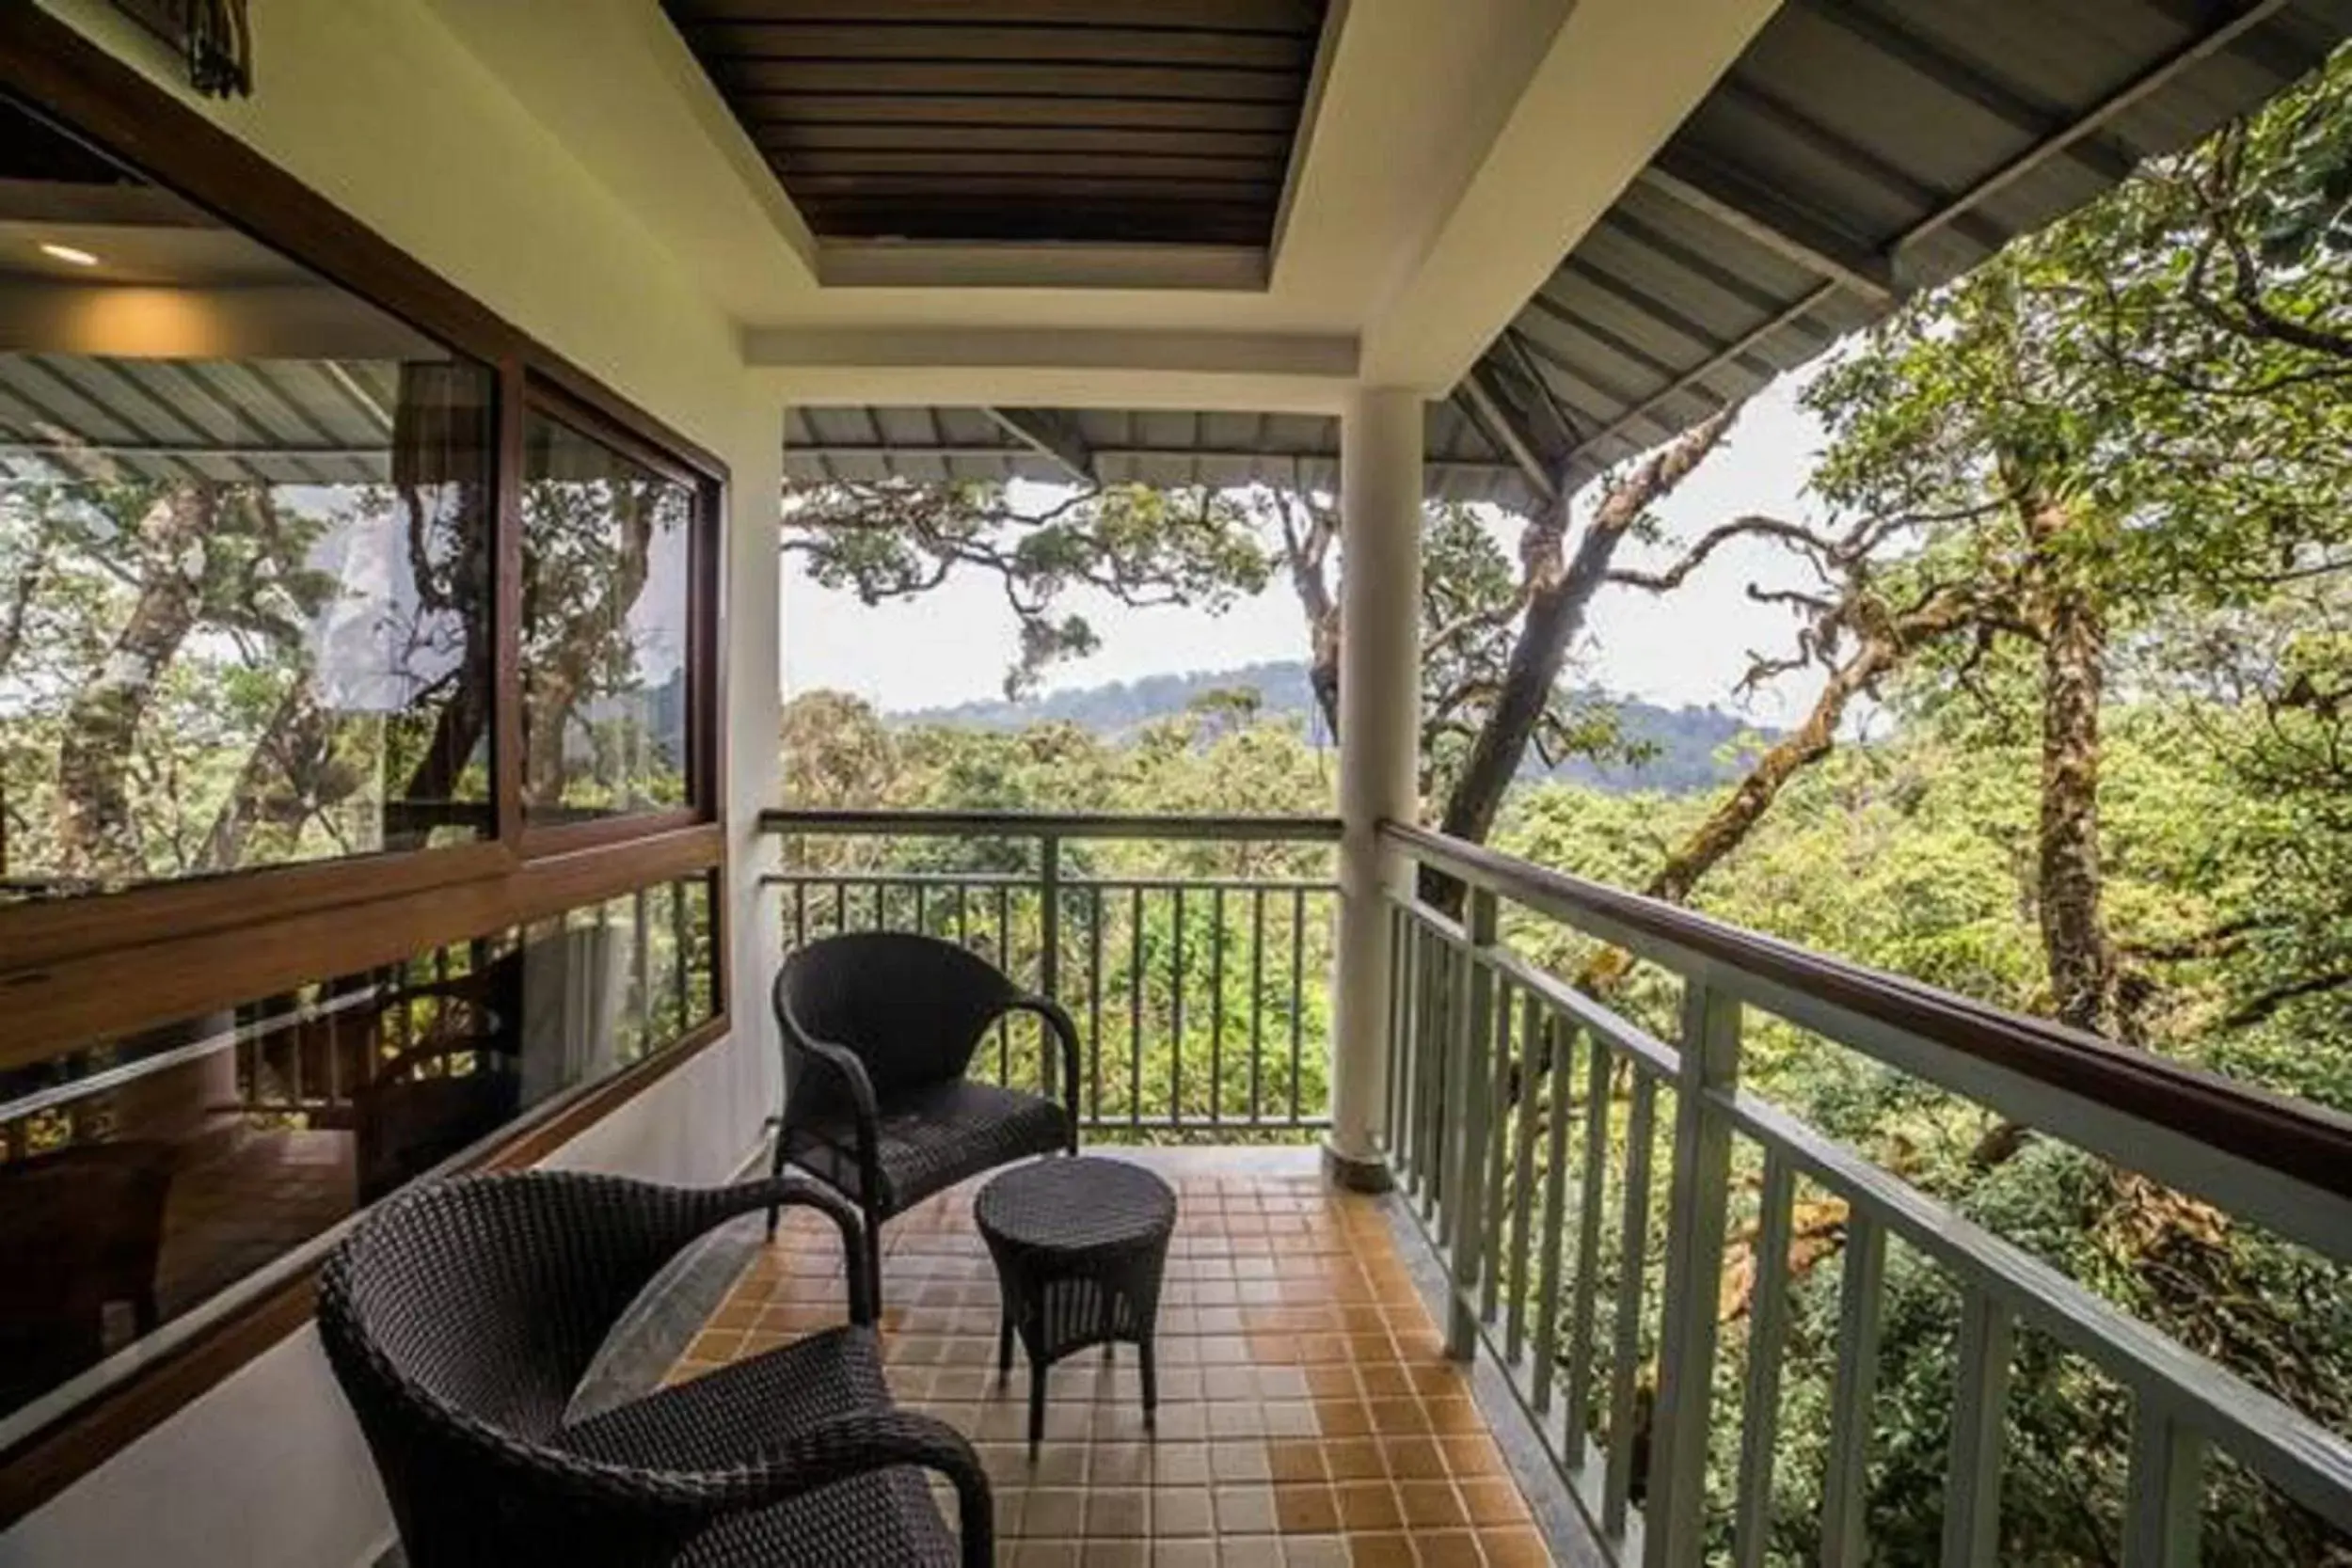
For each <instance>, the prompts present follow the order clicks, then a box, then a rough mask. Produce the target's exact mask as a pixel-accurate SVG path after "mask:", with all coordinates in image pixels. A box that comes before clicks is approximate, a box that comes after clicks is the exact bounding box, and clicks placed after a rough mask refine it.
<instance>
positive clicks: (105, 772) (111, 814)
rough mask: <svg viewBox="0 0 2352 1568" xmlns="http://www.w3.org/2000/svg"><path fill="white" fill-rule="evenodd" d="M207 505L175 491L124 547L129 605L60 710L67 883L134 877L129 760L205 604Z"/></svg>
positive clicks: (204, 489)
mask: <svg viewBox="0 0 2352 1568" xmlns="http://www.w3.org/2000/svg"><path fill="white" fill-rule="evenodd" d="M214 500H215V498H214V494H213V490H212V487H211V486H209V485H205V484H174V485H172V486H170V487H169V488H168V489H167V490H166V491H165V492H164V494H163V495H162V496H161V497H160V498H158V499H157V500H156V501H155V503H154V504H153V505H151V507H149V508H148V511H147V515H145V516H144V517H143V518H141V519H140V522H139V526H138V531H137V534H136V537H135V539H134V540H132V541H129V543H130V545H131V547H132V550H133V552H134V554H135V558H136V560H137V561H138V563H139V578H138V580H139V589H138V594H137V598H136V600H135V603H134V604H133V605H132V609H131V615H130V618H129V619H128V620H127V621H125V622H124V623H123V626H122V630H121V632H120V633H119V635H118V636H117V637H116V638H115V641H114V645H113V646H112V647H111V648H109V649H108V650H107V653H106V657H105V658H104V660H103V662H102V663H101V664H100V665H99V667H98V671H97V673H95V674H93V675H91V676H90V678H89V679H88V680H87V682H85V683H84V685H83V687H82V689H81V690H80V691H79V692H78V693H76V694H75V696H74V699H73V701H72V704H71V705H69V706H68V707H67V709H66V714H65V726H64V728H65V738H64V740H63V742H62V743H61V744H60V745H59V746H58V749H57V847H58V862H59V864H58V869H59V870H61V871H63V872H64V873H66V874H67V875H69V876H75V877H106V876H120V875H124V874H131V873H135V872H136V871H137V870H138V863H139V854H140V848H139V833H138V827H137V824H136V823H135V822H134V821H133V820H132V818H131V795H130V785H129V774H130V766H131V752H132V748H133V746H134V745H135V743H136V740H137V737H138V727H139V721H140V720H142V719H143V718H144V717H145V716H146V714H147V710H148V708H149V706H150V705H151V704H152V702H153V700H154V696H155V688H156V685H157V683H158V682H160V681H161V680H162V678H163V675H164V672H165V671H166V670H167V668H168V667H169V666H170V664H171V660H172V658H173V657H174V656H175V655H177V654H178V653H179V651H180V645H181V643H182V642H183V641H186V639H187V636H188V633H189V632H190V631H191V630H193V629H194V628H195V626H196V621H197V616H198V613H199V610H200V609H201V607H202V604H203V598H204V538H205V535H206V534H207V533H208V532H209V531H211V528H212V522H213V511H214Z"/></svg>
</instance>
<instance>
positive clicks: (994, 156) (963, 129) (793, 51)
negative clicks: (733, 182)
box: [663, 0, 1327, 246]
mask: <svg viewBox="0 0 2352 1568" xmlns="http://www.w3.org/2000/svg"><path fill="white" fill-rule="evenodd" d="M663 3H664V8H666V9H667V10H668V12H669V14H670V17H671V19H672V20H673V21H674V22H675V24H676V25H677V27H678V30H679V32H680V33H682V34H683V35H684V36H685V39H686V40H687V44H688V46H689V47H690V48H691V49H692V50H693V51H694V54H695V56H696V57H697V58H698V59H700V60H701V62H702V65H703V69H704V70H705V71H707V72H708V73H709V76H710V79H711V82H712V84H713V85H714V86H716V87H718V89H719V91H720V94H721V95H722V96H723V97H724V98H725V99H726V101H727V104H728V106H729V107H730V108H732V109H733V110H734V111H735V115H736V118H737V119H739V120H740V121H741V122H742V125H743V128H744V130H745V131H746V132H748V133H749V134H750V135H751V138H752V141H753V143H754V144H755V146H757V147H758V149H759V150H760V152H761V153H762V154H763V155H764V156H765V157H766V158H767V160H768V162H769V164H770V166H771V167H772V168H774V170H775V171H776V177H777V179H779V180H780V181H782V182H783V183H784V188H785V190H786V191H787V193H788V194H789V195H790V196H791V198H792V200H793V203H794V204H795V205H796V206H797V207H799V209H800V211H801V213H802V214H803V216H805V217H806V218H807V220H808V224H809V227H810V228H811V229H812V230H815V231H816V232H817V233H818V234H819V235H821V236H824V237H826V238H829V239H912V240H967V241H971V240H1088V241H1140V242H1148V243H1153V244H1205V245H1261V246H1262V245H1266V244H1268V243H1269V242H1270V240H1271V238H1272V235H1273V232H1274V223H1275V214H1276V212H1277V210H1278V208H1279V205H1280V202H1281V196H1282V182H1283V179H1284V177H1285V175H1286V173H1287V171H1288V169H1289V166H1290V157H1291V145H1292V142H1293V140H1294V139H1295V135H1296V133H1297V130H1298V119H1299V111H1300V106H1301V105H1302V104H1303V103H1305V101H1306V97H1307V84H1308V78H1309V75H1310V73H1311V71H1312V68H1313V64H1314V55H1315V48H1316V44H1317V41H1318V39H1319V38H1320V35H1321V33H1322V29H1323V16H1324V11H1325V8H1326V3H1327V0H663Z"/></svg>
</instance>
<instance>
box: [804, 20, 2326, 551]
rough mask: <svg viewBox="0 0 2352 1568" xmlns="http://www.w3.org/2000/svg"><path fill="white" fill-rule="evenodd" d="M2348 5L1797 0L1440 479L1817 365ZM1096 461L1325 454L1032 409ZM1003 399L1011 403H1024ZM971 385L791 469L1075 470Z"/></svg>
mask: <svg viewBox="0 0 2352 1568" xmlns="http://www.w3.org/2000/svg"><path fill="white" fill-rule="evenodd" d="M2347 36H2352V0H2252V3H2246V0H2235V3H2233V0H1788V4H1786V5H1784V6H1783V7H1782V8H1781V9H1780V10H1779V11H1778V12H1776V13H1775V14H1774V16H1773V18H1772V21H1771V22H1769V23H1767V24H1765V26H1764V28H1763V29H1762V30H1761V31H1760V32H1759V33H1758V34H1757V36H1756V40H1754V41H1753V42H1752V43H1751V44H1750V45H1749V47H1748V49H1747V50H1746V51H1745V53H1743V54H1742V55H1741V56H1740V59H1739V60H1738V62H1737V63H1736V64H1735V65H1734V66H1733V67H1732V69H1731V71H1729V72H1728V73H1727V74H1726V75H1725V77H1724V80H1723V81H1722V82H1720V83H1718V84H1717V85H1716V87H1715V88H1714V90H1713V91H1712V92H1710V93H1709V94H1708V98H1707V99H1706V100H1705V102H1703V103H1701V104H1700V105H1699V107H1698V108H1697V109H1696V110H1695V111H1693V113H1692V116H1691V117H1690V119H1688V120H1687V121H1686V122H1685V123H1684V124H1683V126H1682V127H1681V128H1680V130H1678V131H1677V134H1676V135H1674V137H1673V138H1672V139H1671V140H1670V141H1669V143H1668V144H1667V146H1666V147H1665V148H1664V149H1663V150H1661V152H1660V154H1659V156H1658V157H1657V159H1656V160H1655V161H1654V162H1653V164H1652V166H1650V168H1649V169H1648V170H1647V171H1645V173H1644V174H1643V175H1642V176H1641V177H1640V178H1638V179H1637V180H1636V181H1635V182H1633V183H1632V184H1631V185H1630V186H1629V188H1628V189H1627V190H1626V191H1625V192H1624V193H1623V194H1622V195H1621V196H1620V197H1619V198H1618V200H1617V201H1616V202H1615V204H1614V205H1613V206H1612V207H1611V209H1610V210H1609V212H1608V213H1607V214H1604V215H1603V217H1602V218H1601V219H1600V221H1599V222H1598V223H1597V224H1596V225H1595V226H1594V228H1593V229H1592V230H1591V231H1590V232H1588V233H1587V234H1586V235H1585V236H1584V237H1583V238H1582V239H1581V240H1580V241H1579V242H1578V243H1577V245H1576V246H1575V248H1574V249H1572V250H1571V251H1570V252H1569V253H1568V255H1567V256H1565V258H1563V259H1562V261H1561V263H1560V266H1559V268H1558V269H1557V270H1556V271H1555V272H1554V273H1553V274H1552V276H1551V277H1550V278H1549V279H1548V280H1547V281H1546V283H1545V284H1544V286H1543V288H1542V289H1541V290H1539V291H1538V292H1537V293H1536V294H1535V295H1534V297H1533V298H1532V299H1530V300H1529V301H1528V302H1527V305H1526V306H1525V308H1523V309H1521V310H1520V312H1519V313H1518V317H1517V318H1516V319H1515V320H1514V321H1513V322H1512V323H1511V325H1510V326H1509V327H1508V328H1507V329H1506V330H1505V332H1504V333H1503V335H1502V338H1500V339H1499V340H1498V341H1496V343H1495V344H1494V345H1493V346H1492V347H1491V348H1489V349H1488V350H1487V352H1486V356H1484V357H1483V358H1482V359H1481V360H1480V362H1479V365H1478V367H1477V369H1476V370H1475V371H1474V372H1472V375H1471V377H1470V380H1469V381H1468V382H1466V383H1465V385H1464V387H1463V388H1459V389H1457V390H1456V392H1455V393H1454V397H1453V398H1452V399H1451V400H1450V401H1448V402H1446V403H1443V404H1433V405H1432V406H1431V409H1430V414H1429V421H1428V430H1429V436H1428V440H1429V447H1428V453H1429V470H1428V483H1429V488H1430V491H1431V493H1432V494H1433V495H1438V496H1442V497H1446V498H1449V499H1487V500H1494V501H1498V502H1502V503H1503V504H1506V505H1510V506H1514V507H1521V508H1524V507H1529V506H1532V505H1534V503H1535V502H1536V501H1537V500H1538V499H1540V491H1539V488H1538V486H1537V483H1536V482H1535V480H1534V476H1533V475H1532V474H1530V473H1528V472H1526V471H1525V470H1524V468H1523V467H1522V466H1521V465H1520V464H1519V463H1518V461H1517V458H1516V454H1514V453H1513V451H1511V450H1510V447H1509V446H1508V445H1506V441H1509V440H1516V441H1517V442H1518V444H1519V445H1520V446H1521V447H1523V448H1524V449H1526V451H1528V453H1529V455H1530V456H1531V457H1533V458H1534V460H1535V461H1536V462H1537V463H1538V464H1539V465H1540V467H1542V468H1543V469H1544V470H1545V472H1546V474H1547V475H1548V476H1550V477H1561V476H1565V479H1566V480H1567V481H1568V483H1570V484H1574V483H1580V482H1581V481H1582V480H1584V479H1585V478H1588V477H1589V476H1591V475H1592V474H1593V473H1595V472H1597V471H1598V470H1599V469H1601V468H1603V467H1607V466H1608V465H1610V464H1613V463H1615V462H1617V461H1620V460H1622V459H1624V458H1626V457H1629V456H1630V455H1632V454H1634V453H1636V452H1638V451H1644V450H1645V449H1647V448H1649V447H1651V446H1654V445H1656V444H1657V443H1658V442H1660V441H1661V440H1665V439H1667V438H1669V437H1671V436H1675V435H1677V434H1679V433H1680V432H1681V431H1683V430H1686V429H1688V428H1689V427H1690V426H1691V425H1692V424H1693V423H1695V422H1697V421H1698V420H1702V419H1705V418H1706V417H1707V416H1708V414H1710V413H1713V412H1714V411H1716V410H1718V409H1720V408H1722V407H1724V406H1725V405H1726V404H1730V403H1733V402H1735V401H1737V400H1739V399H1740V398H1742V397H1745V396H1747V395H1748V394H1749V393H1751V392H1753V391H1755V390H1756V388H1759V387H1761V386H1763V385H1764V384H1765V383H1766V382H1768V381H1770V380H1771V379H1772V377H1773V376H1775V375H1777V374H1779V373H1780V372H1784V371H1788V370H1791V369H1794V368H1796V367H1797V366H1799V365H1802V364H1804V363H1805V362H1806V361H1807V360H1809V359H1811V358H1813V357H1814V356H1816V355H1818V354H1820V352H1821V351H1822V350H1823V349H1825V348H1827V347H1828V346H1829V345H1830V344H1831V343H1833V342H1835V341H1836V340H1837V339H1839V338H1840V337H1843V336H1844V335H1846V334H1847V333H1849V332H1851V331H1852V330H1853V329H1855V328H1856V327H1859V326H1862V325H1867V323H1869V322H1870V321H1872V320H1875V319H1876V318H1878V317H1879V316H1880V315H1882V314H1883V313H1884V312H1885V311H1886V310H1887V309H1891V308H1892V306H1893V304H1894V302H1895V301H1897V300H1899V298H1901V297H1902V296H1904V295H1906V294H1908V293H1913V292H1915V291H1916V290H1918V289H1921V288H1925V287H1930V286H1932V285H1934V284H1936V283H1940V282H1943V281H1946V280H1947V279H1949V278H1951V277H1955V276H1957V275H1958V274H1960V273H1961V272H1963V271H1965V270H1966V269H1967V268H1968V267H1970V266H1972V265H1974V264H1975V263H1976V262H1978V261H1981V260H1983V259H1984V258H1985V257H1986V256H1989V255H1991V254H1992V253H1993V251H1994V250H1995V249H1997V248H1998V247H1999V246H2000V245H2002V244H2004V243H2006V242H2007V241H2008V240H2009V239H2010V238H2011V237H2013V236H2015V235H2018V234H2022V233H2026V232H2029V231H2031V230H2035V229H2038V228H2040V227H2042V226H2043V225H2045V224H2047V223H2049V222H2050V221H2051V220H2052V219H2053V218H2056V217H2058V216H2059V215H2060V214H2064V213H2066V212H2069V211H2072V210H2073V209H2074V208H2075V207H2078V206H2080V205H2081V204H2082V203H2083V202H2085V201H2087V200H2089V199H2090V198H2092V197H2094V196H2096V195H2098V194H2099V193H2100V192H2101V191H2103V190H2105V189H2106V188H2108V187H2109V186H2111V185H2112V184H2114V183H2115V182H2116V181H2117V180H2119V179H2121V178H2122V175H2123V174H2124V173H2126V172H2127V171H2128V170H2129V169H2130V168H2131V166H2133V165H2134V164H2135V163H2136V162H2137V161H2138V160H2139V159H2141V158H2143V157H2146V156H2148V155H2150V154H2152V153H2156V152H2164V151H2171V150H2178V149H2180V148H2182V147H2185V146H2186V145H2188V144H2189V143H2190V142H2192V141H2194V140H2195V139H2196V138H2197V137H2199V136H2201V135H2204V134H2206V133H2207V132H2209V131H2211V130H2213V129H2214V128H2216V127H2217V126H2218V125H2220V124H2221V123H2222V122H2223V121H2225V120H2227V119H2229V118H2231V117H2232V116H2233V115H2237V114H2242V113H2245V112H2246V111H2248V110H2249V109H2252V108H2255V107H2257V106H2258V105H2260V104H2261V103H2265V102H2266V101H2267V100H2268V99H2270V98H2272V97H2273V96H2275V95H2276V94H2277V93H2278V92H2279V91H2280V89H2281V88H2283V87H2286V86H2287V85H2289V84H2290V83H2292V82H2293V81H2295V80H2296V78H2298V77H2300V76H2301V75H2303V74H2304V73H2306V72H2307V71H2311V70H2312V68H2313V67H2315V66H2316V65H2318V64H2319V63H2320V61H2321V60H2323V59H2324V58H2325V57H2326V56H2327V55H2328V53H2329V52H2330V51H2331V50H2332V49H2333V48H2335V46H2336V45H2337V44H2339V43H2340V42H2341V41H2343V40H2344V39H2345V38H2346V37H2347ZM1045 418H1046V419H1048V420H1059V421H1063V422H1064V423H1063V428H1065V429H1074V430H1075V431H1076V432H1077V433H1078V435H1079V436H1082V437H1083V440H1082V442H1081V443H1080V445H1081V446H1082V447H1083V448H1085V449H1087V450H1089V451H1091V453H1092V454H1093V456H1094V458H1095V473H1096V475H1097V477H1099V478H1101V479H1103V480H1105V481H1114V480H1121V479H1130V478H1134V479H1143V480H1148V481H1150V482H1151V483H1164V484H1183V483H1194V482H1196V481H1201V480H1209V481H1215V482H1226V481H1228V480H1230V481H1232V482H1235V483H1238V482H1241V481H1244V480H1250V479H1257V480H1278V479H1279V480H1287V479H1289V478H1291V477H1292V476H1293V474H1294V473H1295V474H1298V475H1300V476H1301V477H1303V478H1304V479H1305V480H1306V481H1307V483H1329V482H1330V481H1331V480H1332V479H1333V478H1334V477H1335V466H1336V459H1337V451H1338V431H1337V428H1336V423H1335V421H1332V420H1315V419H1307V418H1301V417H1297V416H1269V417H1267V418H1265V419H1263V420H1255V421H1253V420H1251V419H1249V418H1248V417H1239V418H1236V417H1233V416H1226V415H1207V414H1203V415H1166V414H1140V413H1137V414H1125V413H1116V412H1104V411H1099V410H1072V411H1066V412H1063V413H1060V414H1055V415H1048V416H1045ZM1016 422H1017V421H1016ZM1071 468H1072V465H1071V464H1069V463H1068V462H1066V461H1063V460H1060V459H1057V458H1055V457H1052V456H1048V455H1046V454H1045V452H1044V451H1042V450H1041V448H1040V447H1039V446H1037V445H1035V444H1033V443H1031V442H1028V441H1025V440H1024V439H1023V437H1022V436H1019V435H1017V434H1014V433H1013V431H1012V430H1010V429H1009V428H1008V426H1007V423H1006V422H1005V420H1004V419H1003V418H1002V417H1001V411H1000V412H999V413H998V414H992V413H991V412H990V411H987V410H980V409H930V410H924V409H898V410H880V409H830V410H829V409H810V410H796V411H795V412H794V415H793V418H792V421H791V424H790V427H789V429H788V432H787V451H786V472H787V477H789V478H791V479H793V480H796V481H801V482H818V481H822V480H825V479H828V478H834V477H869V478H870V477H874V476H877V475H880V474H883V473H901V474H906V475H909V476H910V477H924V478H938V477H942V476H944V475H949V474H952V475H954V476H956V477H959V478H975V479H977V478H1003V477H1009V476H1011V475H1014V474H1019V475H1023V476H1025V477H1029V478H1034V479H1041V480H1053V479H1057V478H1059V479H1067V478H1068V477H1069V476H1070V472H1071Z"/></svg>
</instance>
